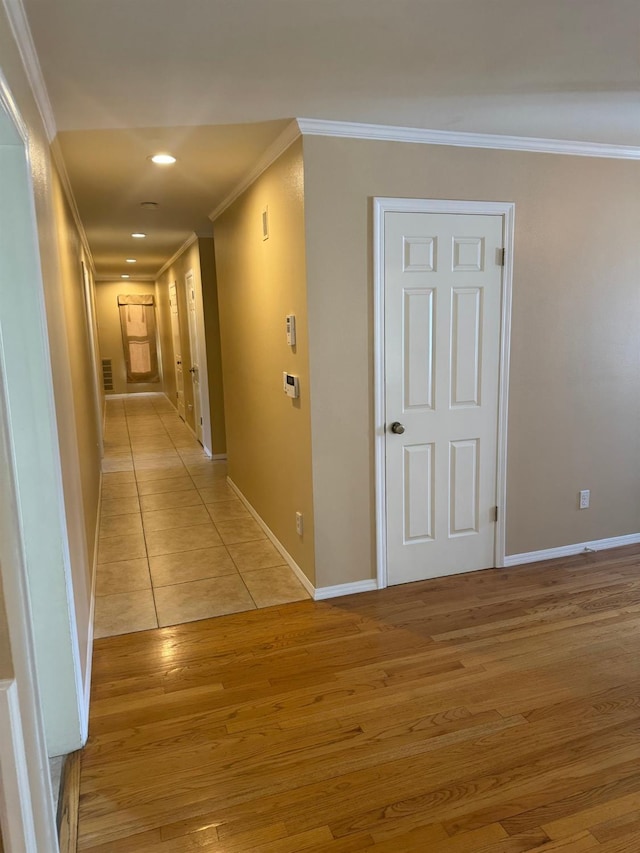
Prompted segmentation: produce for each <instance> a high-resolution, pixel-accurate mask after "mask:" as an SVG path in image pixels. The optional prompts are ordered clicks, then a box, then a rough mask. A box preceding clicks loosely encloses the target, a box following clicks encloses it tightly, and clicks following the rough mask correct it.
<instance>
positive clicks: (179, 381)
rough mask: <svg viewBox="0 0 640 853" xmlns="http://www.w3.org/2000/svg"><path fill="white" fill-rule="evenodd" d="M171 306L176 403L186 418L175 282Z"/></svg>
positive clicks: (170, 292) (171, 290)
mask: <svg viewBox="0 0 640 853" xmlns="http://www.w3.org/2000/svg"><path fill="white" fill-rule="evenodd" d="M169 306H170V309H171V336H172V338H173V358H174V364H175V368H176V403H177V406H178V414H179V415H180V417H181V418H182V420H184V419H185V411H184V372H183V370H182V343H181V341H180V309H179V308H178V288H177V286H176V283H175V282H172V283H171V284H170V285H169Z"/></svg>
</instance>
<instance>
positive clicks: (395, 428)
mask: <svg viewBox="0 0 640 853" xmlns="http://www.w3.org/2000/svg"><path fill="white" fill-rule="evenodd" d="M391 432H393V433H395V434H396V435H402V433H403V432H404V427H403V425H402V424H401V423H400V421H394V422H393V423H392V424H391Z"/></svg>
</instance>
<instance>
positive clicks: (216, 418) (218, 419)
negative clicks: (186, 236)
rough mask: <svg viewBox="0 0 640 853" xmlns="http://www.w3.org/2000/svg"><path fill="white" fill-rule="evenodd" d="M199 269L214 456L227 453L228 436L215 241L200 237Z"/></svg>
mask: <svg viewBox="0 0 640 853" xmlns="http://www.w3.org/2000/svg"><path fill="white" fill-rule="evenodd" d="M198 246H199V249H200V269H201V273H202V301H203V305H204V328H205V336H206V339H207V374H208V377H209V408H210V411H211V442H212V446H211V450H212V451H213V453H214V454H224V453H226V452H227V435H226V424H225V417H224V380H223V375H222V351H221V343H220V311H219V307H218V280H217V278H216V261H215V257H214V251H213V238H212V237H200V238H198Z"/></svg>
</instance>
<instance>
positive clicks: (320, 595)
mask: <svg viewBox="0 0 640 853" xmlns="http://www.w3.org/2000/svg"><path fill="white" fill-rule="evenodd" d="M227 482H228V483H229V486H230V487H231V488H232V489H233V491H234V492H235V493H236V495H237V496H238V497H239V498H240V500H241V501H242V503H243V504H244V505H245V506H246V508H247V509H248V510H249V512H250V513H251V515H252V516H253V517H254V519H255V520H256V521H257V522H258V524H259V525H260V527H261V528H262V529H263V530H264V532H265V533H266V534H267V537H268V538H269V539H270V540H271V541H272V542H273V544H274V545H275V547H276V548H277V549H278V551H279V552H280V553H281V554H282V556H283V558H284V561H285V563H287V564H288V565H289V566H290V567H291V569H292V570H293V572H294V574H295V575H296V577H297V578H298V580H299V581H300V583H301V584H302V586H303V587H304V588H305V589H306V590H307V592H308V593H309V595H310V596H311V597H312V598H313V599H314V601H322V600H323V599H325V598H337V597H338V596H340V595H352V594H353V593H356V592H370V591H371V590H373V589H378V583H377V581H375V580H373V579H372V580H364V581H355V582H354V583H341V584H338V585H337V586H323V587H320V588H319V589H316V588H315V587H314V585H313V584H312V583H311V581H310V580H309V578H308V577H307V576H306V575H305V573H304V572H303V571H302V569H301V568H300V566H299V565H298V564H297V563H296V561H295V560H294V559H293V557H292V556H291V554H290V553H289V552H288V551H287V549H286V548H285V547H284V545H283V544H282V542H280V540H279V539H278V537H277V536H276V535H275V534H274V533H273V531H272V530H271V529H270V528H269V527H268V526H267V524H266V523H265V522H264V521H263V520H262V518H261V517H260V515H258V513H257V512H256V510H255V509H254V508H253V507H252V506H251V504H250V503H249V501H248V500H247V499H246V498H245V496H244V495H243V494H242V492H241V491H240V489H239V488H238V487H237V486H236V484H235V483H234V482H233V480H232V479H231V478H230V477H227Z"/></svg>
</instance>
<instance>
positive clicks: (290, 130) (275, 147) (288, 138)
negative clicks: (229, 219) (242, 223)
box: [209, 119, 300, 222]
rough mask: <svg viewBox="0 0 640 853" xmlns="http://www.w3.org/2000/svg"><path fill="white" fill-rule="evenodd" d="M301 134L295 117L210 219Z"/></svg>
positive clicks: (215, 209)
mask: <svg viewBox="0 0 640 853" xmlns="http://www.w3.org/2000/svg"><path fill="white" fill-rule="evenodd" d="M299 136H300V127H299V126H298V121H297V119H294V120H293V121H292V122H290V123H289V124H288V125H287V126H286V127H285V129H284V130H283V131H282V133H281V134H280V135H279V136H278V137H276V139H275V140H274V141H273V142H272V143H271V145H270V146H269V147H268V148H267V149H266V151H265V152H264V154H263V155H262V157H260V159H259V160H258V162H257V163H256V164H255V166H254V167H253V169H251V171H250V172H248V173H247V174H246V175H245V176H244V178H243V179H242V180H241V181H240V183H239V184H236V186H235V187H234V189H233V190H232V191H231V192H230V193H229V195H228V196H227V197H226V198H224V199H223V200H222V201H221V202H220V204H219V205H218V206H217V207H216V208H214V209H213V210H212V211H211V213H210V214H209V219H210V220H211V221H212V222H215V220H216V219H217V218H218V217H219V216H220V214H221V213H223V212H224V211H225V210H226V209H227V208H228V207H229V206H230V205H232V204H233V202H234V201H235V200H236V199H237V198H238V196H240V195H242V193H243V192H244V191H245V190H246V189H248V188H249V187H250V186H251V184H252V183H253V182H254V181H255V180H257V179H258V178H259V177H260V175H261V174H262V173H263V172H264V171H266V170H267V169H268V168H269V166H270V165H271V164H272V163H275V161H276V160H277V159H278V157H280V155H281V154H284V152H285V151H286V150H287V148H288V147H289V146H290V145H292V144H293V143H294V142H295V141H296V139H298V137H299Z"/></svg>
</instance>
